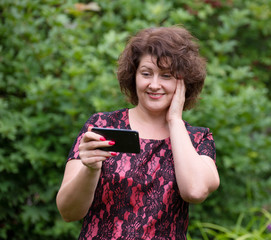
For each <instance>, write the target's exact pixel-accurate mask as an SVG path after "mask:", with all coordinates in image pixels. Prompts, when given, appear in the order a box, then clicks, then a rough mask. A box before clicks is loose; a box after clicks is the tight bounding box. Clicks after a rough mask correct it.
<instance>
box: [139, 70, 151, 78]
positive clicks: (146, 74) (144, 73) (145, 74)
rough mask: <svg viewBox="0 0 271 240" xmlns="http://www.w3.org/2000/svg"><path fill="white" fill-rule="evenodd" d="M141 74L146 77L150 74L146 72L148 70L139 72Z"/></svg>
mask: <svg viewBox="0 0 271 240" xmlns="http://www.w3.org/2000/svg"><path fill="white" fill-rule="evenodd" d="M141 75H142V76H144V77H148V76H150V75H151V74H150V72H148V71H142V72H141Z"/></svg>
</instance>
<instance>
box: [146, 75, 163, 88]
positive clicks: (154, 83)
mask: <svg viewBox="0 0 271 240" xmlns="http://www.w3.org/2000/svg"><path fill="white" fill-rule="evenodd" d="M149 88H150V89H151V90H153V91H155V90H158V89H160V88H161V85H160V80H159V76H158V75H153V77H152V78H151V79H150V84H149Z"/></svg>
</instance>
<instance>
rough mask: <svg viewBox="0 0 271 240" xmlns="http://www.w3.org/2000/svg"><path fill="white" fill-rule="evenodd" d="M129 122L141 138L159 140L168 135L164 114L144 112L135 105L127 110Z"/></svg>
mask: <svg viewBox="0 0 271 240" xmlns="http://www.w3.org/2000/svg"><path fill="white" fill-rule="evenodd" d="M129 122H130V126H131V128H132V129H133V130H137V131H138V132H139V135H140V137H141V138H145V139H157V140H161V139H165V138H168V137H169V129H168V124H167V121H166V116H165V114H161V113H159V114H158V113H150V112H146V111H143V110H142V109H141V108H140V107H138V106H136V107H135V108H132V109H130V110H129Z"/></svg>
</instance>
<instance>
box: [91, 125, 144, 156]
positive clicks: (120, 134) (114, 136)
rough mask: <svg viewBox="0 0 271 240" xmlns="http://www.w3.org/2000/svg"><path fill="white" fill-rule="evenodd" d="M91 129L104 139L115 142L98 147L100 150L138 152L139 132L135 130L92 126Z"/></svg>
mask: <svg viewBox="0 0 271 240" xmlns="http://www.w3.org/2000/svg"><path fill="white" fill-rule="evenodd" d="M91 131H92V132H95V133H98V134H100V135H102V136H103V137H104V138H106V140H111V141H114V142H115V144H114V145H113V146H110V147H104V148H100V149H101V150H104V151H112V152H124V153H139V152H140V144H139V134H138V132H137V131H134V130H129V129H117V128H98V127H93V128H92V129H91Z"/></svg>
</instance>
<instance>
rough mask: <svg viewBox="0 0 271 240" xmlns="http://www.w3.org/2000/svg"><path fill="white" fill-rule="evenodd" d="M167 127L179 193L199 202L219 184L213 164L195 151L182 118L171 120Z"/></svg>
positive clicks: (209, 159) (189, 199) (194, 201)
mask: <svg viewBox="0 0 271 240" xmlns="http://www.w3.org/2000/svg"><path fill="white" fill-rule="evenodd" d="M169 129H170V140H171V145H172V153H173V159H174V166H175V174H176V180H177V184H178V187H179V191H180V194H181V196H182V198H183V199H184V200H185V201H188V202H192V203H200V202H202V201H204V200H205V199H206V198H207V196H208V195H209V194H210V193H211V192H212V191H214V190H215V189H216V188H217V187H218V185H219V177H218V173H217V171H216V167H215V164H214V162H213V161H212V160H211V158H209V157H207V156H200V155H199V154H198V153H197V152H196V150H195V148H194V147H193V144H192V142H191V139H190V137H189V134H188V132H187V130H186V127H185V124H184V122H183V121H182V119H173V120H171V121H170V122H169Z"/></svg>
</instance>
